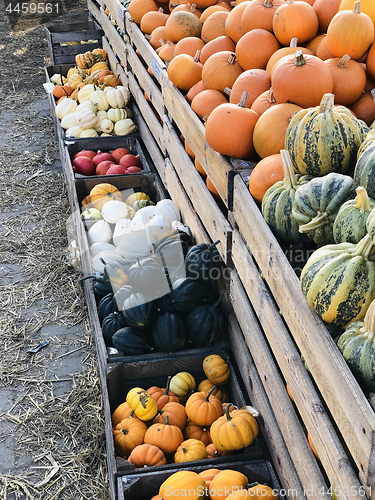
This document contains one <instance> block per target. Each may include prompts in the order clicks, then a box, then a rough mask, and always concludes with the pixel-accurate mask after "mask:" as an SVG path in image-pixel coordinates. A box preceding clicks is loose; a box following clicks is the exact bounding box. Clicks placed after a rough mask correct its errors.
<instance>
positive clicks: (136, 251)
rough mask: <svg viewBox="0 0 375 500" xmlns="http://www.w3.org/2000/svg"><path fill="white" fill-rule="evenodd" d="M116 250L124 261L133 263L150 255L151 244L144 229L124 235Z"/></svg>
mask: <svg viewBox="0 0 375 500" xmlns="http://www.w3.org/2000/svg"><path fill="white" fill-rule="evenodd" d="M117 249H118V251H119V252H120V254H121V255H122V256H123V257H124V259H129V260H131V261H133V262H135V261H136V260H137V259H143V258H145V257H149V256H150V255H151V254H152V250H151V243H150V241H149V239H148V237H147V233H146V230H145V229H142V230H141V231H134V232H131V233H127V234H124V236H123V237H122V238H121V240H120V242H119V244H118V245H117Z"/></svg>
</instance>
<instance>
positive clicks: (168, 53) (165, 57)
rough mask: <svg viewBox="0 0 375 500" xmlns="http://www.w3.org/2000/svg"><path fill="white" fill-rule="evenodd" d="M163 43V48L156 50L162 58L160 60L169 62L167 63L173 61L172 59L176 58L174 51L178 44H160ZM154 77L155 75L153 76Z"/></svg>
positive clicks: (168, 42) (167, 42)
mask: <svg viewBox="0 0 375 500" xmlns="http://www.w3.org/2000/svg"><path fill="white" fill-rule="evenodd" d="M160 43H161V46H160V47H159V48H158V49H156V53H157V54H158V56H159V57H160V59H161V60H162V61H164V62H167V61H169V62H170V61H172V59H173V58H174V50H175V47H176V44H175V43H173V42H170V41H168V40H167V41H166V42H165V43H164V42H160ZM152 76H154V75H152Z"/></svg>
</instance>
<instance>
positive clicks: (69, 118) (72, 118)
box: [61, 111, 78, 130]
mask: <svg viewBox="0 0 375 500" xmlns="http://www.w3.org/2000/svg"><path fill="white" fill-rule="evenodd" d="M77 115H78V113H77V111H74V112H73V113H68V114H67V115H65V116H64V118H63V119H62V120H61V126H62V128H63V129H65V130H67V129H68V128H71V127H74V126H75V125H76V116H77Z"/></svg>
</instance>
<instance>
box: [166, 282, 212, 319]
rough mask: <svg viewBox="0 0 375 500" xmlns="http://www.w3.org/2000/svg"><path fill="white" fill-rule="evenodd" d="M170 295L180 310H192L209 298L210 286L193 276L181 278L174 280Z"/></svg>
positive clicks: (174, 304)
mask: <svg viewBox="0 0 375 500" xmlns="http://www.w3.org/2000/svg"><path fill="white" fill-rule="evenodd" d="M170 297H171V299H172V304H173V306H174V307H175V308H176V309H177V310H178V311H192V310H193V309H195V308H196V307H197V306H199V305H201V304H203V303H204V302H206V301H207V300H208V298H209V296H208V288H207V287H206V286H205V284H204V283H201V282H200V281H195V280H194V279H192V278H181V279H178V280H177V281H175V282H174V284H173V289H172V290H171V292H170Z"/></svg>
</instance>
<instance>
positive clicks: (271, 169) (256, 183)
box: [249, 153, 284, 203]
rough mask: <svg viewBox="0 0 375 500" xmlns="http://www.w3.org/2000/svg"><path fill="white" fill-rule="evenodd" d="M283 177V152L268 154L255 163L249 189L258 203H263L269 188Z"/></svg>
mask: <svg viewBox="0 0 375 500" xmlns="http://www.w3.org/2000/svg"><path fill="white" fill-rule="evenodd" d="M283 179H284V171H283V164H282V161H281V154H280V153H277V154H273V155H270V156H266V157H265V158H263V159H262V160H260V161H259V162H258V163H257V164H256V165H255V167H254V168H253V170H252V172H251V174H250V180H249V191H250V193H251V195H252V197H253V198H254V199H255V200H256V201H257V202H258V203H262V200H263V196H264V194H265V192H266V191H267V189H268V188H270V187H271V186H273V185H274V184H275V183H276V182H278V181H282V180H283Z"/></svg>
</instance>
